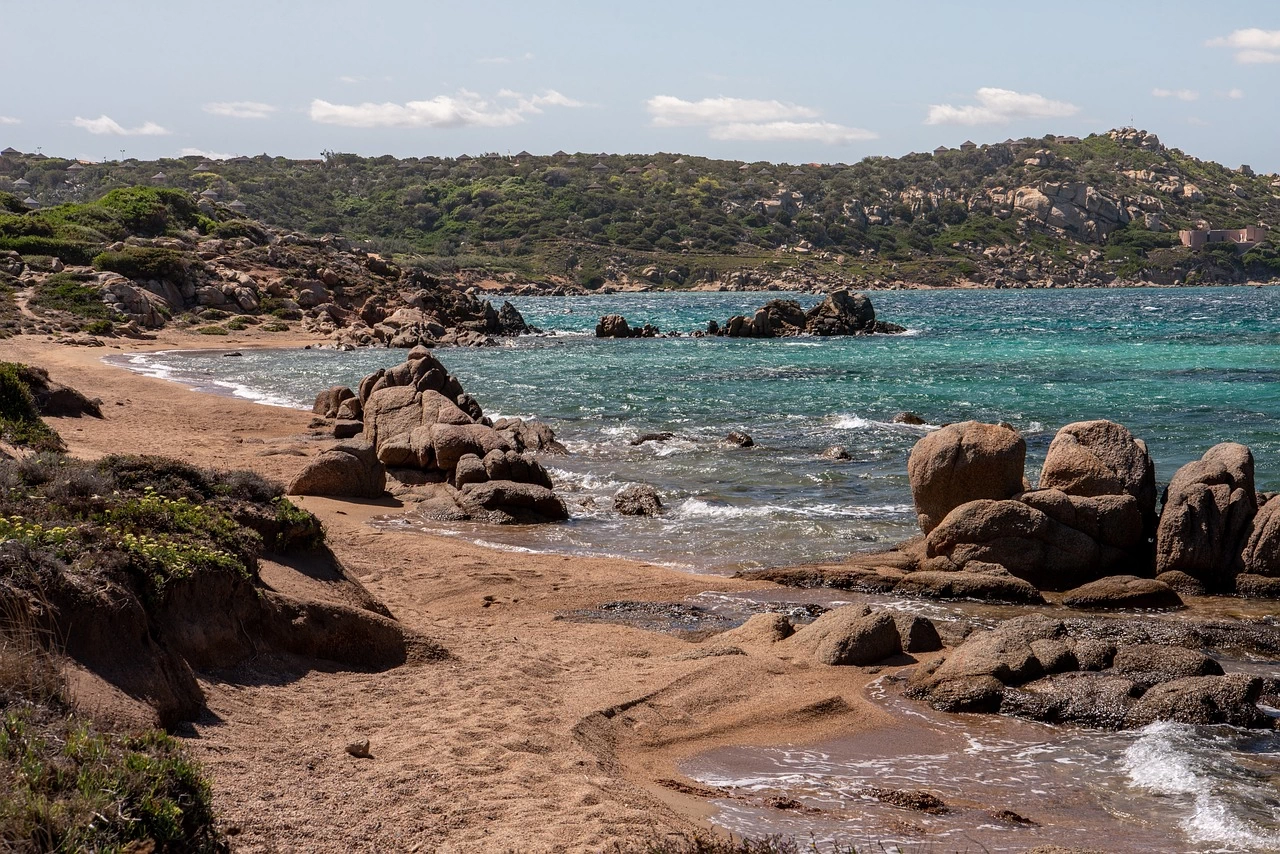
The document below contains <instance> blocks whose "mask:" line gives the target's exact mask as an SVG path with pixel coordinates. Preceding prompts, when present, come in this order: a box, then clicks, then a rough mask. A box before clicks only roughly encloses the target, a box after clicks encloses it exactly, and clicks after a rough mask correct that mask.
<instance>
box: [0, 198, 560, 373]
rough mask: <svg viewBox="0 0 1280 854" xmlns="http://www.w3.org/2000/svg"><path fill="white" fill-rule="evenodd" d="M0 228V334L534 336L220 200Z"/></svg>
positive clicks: (107, 201)
mask: <svg viewBox="0 0 1280 854" xmlns="http://www.w3.org/2000/svg"><path fill="white" fill-rule="evenodd" d="M82 223H93V224H94V227H93V228H90V227H88V226H86V225H83V224H82ZM5 233H9V234H14V233H19V236H16V237H13V238H11V239H10V243H13V244H16V245H17V246H18V247H19V249H0V335H5V334H15V333H31V334H54V335H61V336H63V337H64V340H67V341H69V342H72V343H83V344H94V343H100V342H99V337H102V336H112V335H119V336H126V337H138V336H145V335H146V334H148V333H149V332H150V331H152V330H156V329H160V328H163V327H168V326H174V327H178V328H190V329H194V330H195V331H197V332H200V333H203V334H206V335H209V336H211V341H215V340H216V337H214V336H219V335H226V334H227V333H228V332H229V331H233V330H237V329H244V328H246V327H249V326H254V327H259V328H261V329H262V330H264V331H267V332H283V331H286V330H289V329H297V330H300V331H303V332H307V333H311V334H319V335H328V336H331V337H332V338H333V340H334V341H335V343H336V344H338V345H347V346H389V347H403V348H411V347H415V346H418V345H423V346H427V347H431V346H436V345H486V344H493V343H495V342H494V338H496V337H500V336H511V335H519V334H522V333H526V332H530V331H535V330H532V329H531V328H530V327H529V326H528V325H526V324H525V322H524V318H523V317H521V316H520V312H519V311H517V310H516V309H515V307H514V306H512V305H511V304H510V303H503V304H502V305H501V306H500V307H497V308H495V307H494V305H493V304H492V303H490V302H489V301H488V300H486V299H483V298H481V297H480V296H478V295H477V294H476V292H475V291H474V290H473V289H470V288H467V287H464V286H463V285H462V284H461V283H458V282H456V281H452V280H447V279H441V278H440V277H437V276H435V275H432V274H430V273H428V272H426V271H425V270H423V269H422V268H411V269H403V268H401V267H400V266H398V265H397V264H394V263H391V262H390V261H388V260H386V259H385V258H384V257H383V256H381V255H379V254H377V253H373V252H368V251H365V250H362V249H358V248H356V247H355V246H353V244H352V243H351V241H349V240H347V239H346V238H344V237H340V236H337V235H332V234H327V235H323V236H319V237H315V236H309V235H305V234H299V233H297V232H292V231H287V230H282V229H278V228H272V227H270V226H267V225H265V224H263V223H260V222H256V221H249V220H243V219H238V218H236V211H235V210H234V209H233V208H232V207H230V206H228V205H223V204H219V203H216V202H214V201H212V200H211V199H209V198H200V197H198V196H192V195H190V194H188V193H186V192H183V191H179V190H173V189H158V188H152V187H131V188H126V189H120V190H114V191H112V192H110V193H108V194H107V195H106V196H104V197H103V198H102V199H100V200H98V201H97V202H93V203H88V204H70V205H64V206H61V207H59V208H55V209H51V210H47V211H33V212H27V213H24V214H12V213H11V214H8V215H0V234H5ZM69 236H73V237H75V238H77V239H74V240H72V239H69ZM19 250H22V251H19ZM43 253H58V254H43Z"/></svg>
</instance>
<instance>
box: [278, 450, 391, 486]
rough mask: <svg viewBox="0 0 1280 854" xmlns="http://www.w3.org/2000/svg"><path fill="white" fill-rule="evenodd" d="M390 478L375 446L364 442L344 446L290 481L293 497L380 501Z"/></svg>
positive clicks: (328, 453) (326, 452) (313, 463)
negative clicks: (319, 496) (377, 499)
mask: <svg viewBox="0 0 1280 854" xmlns="http://www.w3.org/2000/svg"><path fill="white" fill-rule="evenodd" d="M386 485H387V477H386V471H385V469H383V467H382V463H381V462H379V461H378V457H377V454H376V453H375V452H374V450H373V446H372V445H370V444H369V443H368V442H365V441H363V440H360V439H353V440H350V441H347V442H340V443H339V444H337V445H334V446H333V447H332V448H330V449H329V450H327V451H325V452H324V453H322V454H320V456H318V457H316V458H315V459H314V460H312V461H311V462H309V463H307V465H306V467H305V468H303V469H302V471H300V472H298V474H297V475H295V476H294V478H293V480H291V481H289V485H288V487H287V488H286V489H285V492H286V493H288V494H289V495H336V496H349V497H352V498H379V497H381V496H382V493H383V490H384V489H386Z"/></svg>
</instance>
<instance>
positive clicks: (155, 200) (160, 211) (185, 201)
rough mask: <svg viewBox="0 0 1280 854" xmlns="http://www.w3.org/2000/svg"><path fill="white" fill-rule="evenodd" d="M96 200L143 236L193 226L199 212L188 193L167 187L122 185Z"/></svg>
mask: <svg viewBox="0 0 1280 854" xmlns="http://www.w3.org/2000/svg"><path fill="white" fill-rule="evenodd" d="M94 204H95V205H96V206H97V207H99V208H101V209H103V210H105V211H107V212H109V213H110V214H111V215H112V216H113V217H114V218H115V220H116V221H117V222H119V223H120V224H121V225H122V226H124V227H125V228H127V229H128V230H129V232H130V233H131V234H136V235H139V236H142V237H160V236H161V235H164V234H170V233H173V232H175V231H177V230H179V229H182V228H191V227H192V226H194V225H195V224H196V217H197V216H198V215H199V212H198V211H197V209H196V202H195V200H194V199H193V198H192V197H191V195H190V194H189V193H185V192H183V191H181V190H173V189H169V188H167V187H122V188H120V189H118V190H112V191H111V192H109V193H107V194H106V195H105V196H103V197H102V198H101V199H99V200H98V201H97V202H96V203H94ZM86 207H87V206H86Z"/></svg>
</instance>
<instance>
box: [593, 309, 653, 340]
mask: <svg viewBox="0 0 1280 854" xmlns="http://www.w3.org/2000/svg"><path fill="white" fill-rule="evenodd" d="M660 334H661V331H660V330H659V329H658V327H656V326H653V325H651V324H648V323H646V324H645V325H644V326H631V325H630V324H628V323H627V319H626V318H625V317H623V316H622V315H620V314H606V315H604V316H603V317H601V318H600V322H599V323H597V324H596V337H597V338H657V337H658V336H659V335H660Z"/></svg>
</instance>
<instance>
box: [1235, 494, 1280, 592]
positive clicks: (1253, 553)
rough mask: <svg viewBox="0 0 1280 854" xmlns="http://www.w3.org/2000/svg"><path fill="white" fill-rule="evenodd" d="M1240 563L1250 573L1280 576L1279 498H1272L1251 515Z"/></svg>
mask: <svg viewBox="0 0 1280 854" xmlns="http://www.w3.org/2000/svg"><path fill="white" fill-rule="evenodd" d="M1241 563H1242V564H1243V567H1242V568H1243V569H1244V571H1245V572H1247V573H1250V574H1251V575H1265V576H1268V577H1271V578H1280V499H1277V498H1272V499H1271V500H1270V501H1268V502H1267V503H1266V504H1263V505H1262V507H1261V508H1260V509H1259V510H1258V513H1257V515H1256V516H1254V517H1253V527H1252V528H1251V529H1250V532H1249V539H1248V540H1247V541H1246V543H1245V547H1244V552H1243V554H1242V555H1241Z"/></svg>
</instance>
